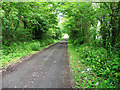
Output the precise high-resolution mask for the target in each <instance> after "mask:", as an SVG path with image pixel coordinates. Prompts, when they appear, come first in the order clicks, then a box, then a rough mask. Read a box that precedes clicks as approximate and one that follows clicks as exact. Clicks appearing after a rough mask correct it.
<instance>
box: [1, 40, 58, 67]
mask: <svg viewBox="0 0 120 90" xmlns="http://www.w3.org/2000/svg"><path fill="white" fill-rule="evenodd" d="M58 41H59V40H54V39H47V40H42V41H37V40H33V41H29V42H19V43H13V44H12V45H10V46H9V47H7V46H4V45H2V50H1V51H0V52H1V53H2V57H1V60H0V68H5V67H6V66H8V65H10V64H13V63H16V62H19V61H20V59H21V58H22V57H24V56H29V55H31V54H34V53H36V52H38V51H39V50H42V49H44V48H46V47H48V46H49V45H51V44H53V43H56V42H58Z"/></svg>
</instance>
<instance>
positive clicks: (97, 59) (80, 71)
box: [68, 43, 120, 88]
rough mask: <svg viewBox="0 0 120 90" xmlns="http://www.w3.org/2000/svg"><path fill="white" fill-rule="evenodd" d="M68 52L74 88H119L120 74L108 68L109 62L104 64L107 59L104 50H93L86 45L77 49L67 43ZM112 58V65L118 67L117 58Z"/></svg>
mask: <svg viewBox="0 0 120 90" xmlns="http://www.w3.org/2000/svg"><path fill="white" fill-rule="evenodd" d="M68 52H69V56H70V67H71V72H72V75H73V78H74V83H75V86H74V87H75V88H117V87H118V86H119V83H118V76H119V74H120V73H118V72H117V71H116V70H115V69H113V68H110V67H108V65H109V66H112V63H111V61H110V60H109V62H108V61H107V62H106V60H107V59H109V58H108V57H107V53H106V50H105V49H104V48H100V47H99V48H97V49H95V48H93V47H88V46H86V45H80V46H79V47H77V46H73V45H72V44H70V43H69V44H68ZM113 56H114V57H113ZM113 56H112V57H111V60H116V62H114V64H115V65H118V63H117V60H119V59H118V56H117V55H113ZM113 58H114V59H113ZM101 60H103V61H101ZM100 65H101V66H100Z"/></svg>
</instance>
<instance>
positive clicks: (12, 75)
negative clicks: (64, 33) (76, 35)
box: [2, 39, 71, 88]
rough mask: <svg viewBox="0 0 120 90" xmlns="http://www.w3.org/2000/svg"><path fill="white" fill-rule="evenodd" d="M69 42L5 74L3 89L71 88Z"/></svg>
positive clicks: (3, 76) (60, 44)
mask: <svg viewBox="0 0 120 90" xmlns="http://www.w3.org/2000/svg"><path fill="white" fill-rule="evenodd" d="M70 77H71V76H70V69H69V61H68V54H67V40H65V39H64V40H62V41H60V42H59V43H57V44H55V45H53V46H51V47H50V48H48V49H46V50H44V51H43V52H41V53H39V54H37V55H35V56H34V57H32V58H30V59H29V60H27V61H24V63H21V64H19V65H18V66H17V69H16V70H14V71H12V72H9V73H7V74H6V73H5V74H4V73H3V75H2V88H69V87H70V79H71V78H70Z"/></svg>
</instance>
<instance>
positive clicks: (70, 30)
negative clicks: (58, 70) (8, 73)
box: [1, 2, 120, 88]
mask: <svg viewBox="0 0 120 90" xmlns="http://www.w3.org/2000/svg"><path fill="white" fill-rule="evenodd" d="M1 11H2V15H1V16H2V50H1V52H2V60H1V61H2V66H6V64H7V65H8V63H9V62H14V60H16V58H17V59H19V58H21V57H23V56H25V55H28V53H30V52H32V51H39V50H40V49H41V47H44V46H47V45H49V44H52V43H54V42H56V41H58V40H60V39H61V38H62V36H63V33H67V34H68V35H69V39H68V51H69V53H70V65H71V68H72V73H73V76H74V81H75V87H76V88H80V87H82V88H83V87H85V88H91V87H95V88H107V87H108V88H120V87H119V86H120V85H119V83H120V80H119V78H120V73H119V71H120V70H119V68H118V67H119V59H120V56H119V54H120V50H119V48H120V2H102V3H96V2H95V3H91V2H56V3H55V2H9V3H8V2H3V3H2V8H1ZM60 13H62V15H61V16H60V17H61V19H62V20H63V21H62V23H60V25H59V24H58V23H59V21H60V20H59V19H58V15H59V14H60ZM26 53H27V54H26ZM71 57H72V58H71ZM72 62H74V63H72ZM81 65H85V66H86V67H87V69H88V67H89V70H90V72H89V73H82V71H81V68H80V67H81ZM85 66H84V67H85ZM89 70H88V71H89Z"/></svg>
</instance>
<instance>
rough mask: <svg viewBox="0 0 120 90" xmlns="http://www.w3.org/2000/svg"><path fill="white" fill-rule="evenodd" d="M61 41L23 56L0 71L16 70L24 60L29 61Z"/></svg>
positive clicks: (3, 72)
mask: <svg viewBox="0 0 120 90" xmlns="http://www.w3.org/2000/svg"><path fill="white" fill-rule="evenodd" d="M60 41H61V40H60ZM60 41H59V42H60ZM59 42H55V43H53V44H50V45H48V46H47V47H46V48H43V49H41V50H40V51H37V52H35V53H34V54H31V55H29V56H24V57H22V58H21V59H20V60H19V62H16V63H14V64H10V65H8V66H6V67H5V68H3V69H0V72H2V74H5V73H8V72H12V71H14V70H15V69H16V67H17V66H18V65H19V64H21V63H23V62H25V61H27V60H30V59H31V58H32V57H34V56H36V55H37V54H39V53H41V52H43V51H45V50H46V49H48V48H50V47H52V46H54V45H56V44H58V43H59Z"/></svg>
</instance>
